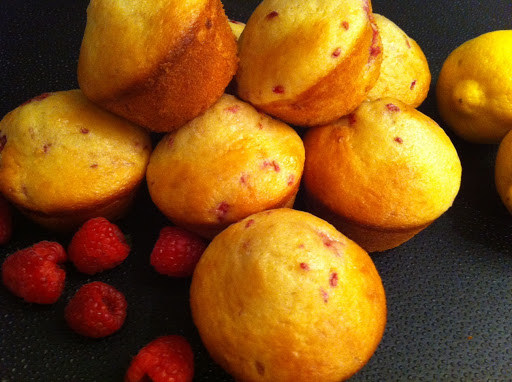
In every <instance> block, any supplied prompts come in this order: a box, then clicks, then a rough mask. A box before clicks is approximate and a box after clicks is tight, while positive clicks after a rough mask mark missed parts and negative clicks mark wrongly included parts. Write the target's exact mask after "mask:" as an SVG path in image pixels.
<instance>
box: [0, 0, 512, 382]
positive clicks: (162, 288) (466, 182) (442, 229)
mask: <svg viewBox="0 0 512 382" xmlns="http://www.w3.org/2000/svg"><path fill="white" fill-rule="evenodd" d="M258 3H259V2H258V1H254V0H251V1H237V0H231V1H228V0H225V1H224V4H225V8H226V13H227V14H228V16H229V17H230V18H232V19H236V20H240V21H246V20H247V19H248V17H249V15H250V13H251V11H252V10H253V9H254V8H255V7H256V5H257V4H258ZM86 7H87V1H84V0H73V1H58V0H53V1H50V0H48V1H40V0H25V1H14V0H1V1H0V115H1V116H3V115H4V114H6V113H7V112H8V111H10V110H12V109H14V108H15V107H17V106H18V105H19V104H21V103H23V102H24V101H26V100H27V99H29V98H32V97H33V96H36V95H38V94H40V93H43V92H48V91H58V90H67V89H72V88H76V87H77V86H78V85H77V81H76V64H77V59H78V54H79V47H80V42H81V38H82V33H83V29H84V26H85V17H86V15H85V9H86ZM373 8H374V11H375V12H376V13H380V14H382V15H384V16H386V17H388V18H389V19H391V20H392V21H394V22H395V23H396V24H397V25H399V26H400V27H401V28H402V29H403V30H404V31H405V32H406V33H407V34H408V35H409V36H410V37H412V38H413V39H415V40H416V41H417V42H418V44H419V45H420V46H421V47H422V49H423V51H424V52H425V55H426V56H427V59H428V62H429V65H430V69H431V71H432V87H431V91H430V93H429V97H428V98H427V100H426V101H425V102H424V104H423V105H422V106H421V107H420V108H419V109H420V110H421V111H422V112H424V113H425V114H427V115H429V116H430V117H432V118H433V119H435V120H436V121H437V122H438V123H440V125H441V126H442V127H444V128H446V126H445V125H444V124H443V123H442V121H441V120H440V118H439V115H438V112H437V109H436V106H435V96H434V85H435V82H436V80H437V76H438V74H439V70H440V68H441V65H442V63H443V61H444V59H445V58H446V57H447V55H448V54H449V53H450V52H451V51H452V50H453V49H454V48H456V47H457V46H458V45H460V44H461V43H463V42H464V41H466V40H468V39H470V38H473V37H476V36H478V35H480V34H482V33H485V32H488V31H491V30H497V29H512V3H511V2H510V1H508V0H507V1H506V0H493V1H486V2H483V1H476V0H469V1H448V0H443V1H420V0H415V1H406V0H401V1H398V0H395V1H384V0H380V1H377V0H376V1H374V2H373ZM511 73H512V68H511ZM511 75H512V74H511ZM446 130H447V133H448V134H449V135H450V137H451V138H452V140H453V143H454V145H455V147H456V148H457V150H458V152H459V155H460V158H461V162H462V167H463V173H462V185H461V190H460V193H459V195H458V196H457V199H456V200H455V203H454V205H453V207H452V208H451V209H450V210H449V211H448V212H447V213H445V214H444V215H443V216H442V217H441V218H439V219H438V220H437V221H436V222H435V223H434V224H432V225H431V226H430V227H428V228H427V229H426V230H425V231H423V232H421V233H420V234H419V235H417V236H416V237H415V238H413V239H412V240H410V241H409V242H407V243H405V244H403V245H402V246H400V247H398V248H395V249H392V250H389V251H387V252H383V253H380V254H376V255H373V259H374V261H375V264H376V266H377V268H378V270H379V272H380V274H381V277H382V280H383V283H384V286H385V289H386V294H387V299H388V325H387V328H386V332H385V334H384V337H383V339H382V342H381V344H380V346H379V348H378V349H377V351H376V353H375V355H374V356H373V357H372V359H371V360H370V362H369V363H368V364H367V365H366V366H365V367H364V368H363V369H362V370H361V371H360V372H359V373H358V374H357V375H356V376H354V377H353V379H352V380H354V381H409V380H410V381H511V380H512V297H511V295H512V250H511V244H512V235H511V232H512V230H511V228H512V216H510V214H509V213H508V212H507V211H506V209H505V207H504V206H503V205H502V203H501V201H500V199H499V197H498V195H497V193H496V190H495V187H494V175H493V173H494V159H495V155H496V150H497V145H476V144H470V143H467V142H464V141H462V140H460V139H459V138H457V137H456V136H454V135H453V134H452V133H451V131H450V130H449V129H448V128H446ZM511 160H512V159H511ZM118 224H119V226H120V227H121V229H122V230H123V231H124V232H125V233H126V234H127V235H128V237H129V239H130V241H131V244H132V252H131V254H130V256H129V257H128V259H127V260H126V261H125V262H124V263H123V264H122V265H121V266H119V267H118V268H116V269H113V270H111V271H108V272H104V273H102V274H99V275H96V276H93V277H90V276H87V275H82V274H79V273H78V272H76V271H75V270H74V269H73V267H72V266H68V267H67V282H66V288H65V291H64V293H63V296H62V297H61V299H60V300H59V301H58V302H57V303H56V304H54V305H51V306H37V305H34V304H27V303H24V302H23V301H21V300H20V299H18V298H16V297H14V296H12V295H11V294H10V293H9V292H8V291H7V290H6V289H5V288H4V287H3V286H0V381H2V382H13V381H23V382H24V381H54V382H57V381H120V380H122V378H123V375H124V373H125V370H126V368H127V367H128V365H129V362H130V360H131V357H133V356H134V355H135V354H136V353H137V351H138V350H139V349H140V348H141V347H142V346H143V345H145V344H146V343H148V342H149V341H151V340H152V339H154V338H155V337H157V336H160V335H166V334H181V335H184V336H185V337H187V339H188V340H189V341H190V342H191V344H192V346H193V349H194V353H195V362H196V376H195V380H197V381H232V378H231V377H230V376H229V375H227V374H226V373H225V372H224V371H223V370H221V369H220V368H219V367H218V366H217V365H215V364H214V363H213V361H212V360H211V359H210V358H209V356H208V353H207V352H206V350H205V349H204V347H203V346H202V344H201V341H200V339H199V336H198V334H197V332H196V330H195V328H194V326H193V324H192V320H191V316H190V311H189V307H188V287H189V283H190V280H177V279H170V278H166V277H164V276H159V275H157V274H156V273H155V272H154V271H153V269H152V268H151V267H150V266H149V264H148V261H149V260H148V259H149V254H150V252H151V249H152V246H153V244H154V242H155V240H156V238H157V236H158V231H159V229H160V228H161V227H162V226H163V225H165V224H167V220H166V219H165V218H164V217H163V216H162V215H161V214H160V213H159V212H158V210H157V209H156V208H155V207H154V206H153V205H152V203H151V202H150V201H149V197H148V194H147V190H146V189H145V188H143V190H142V192H141V193H140V195H139V197H138V199H137V203H136V204H135V206H134V209H133V210H132V212H131V213H130V214H129V216H127V217H126V218H124V219H122V220H121V221H119V222H118ZM40 240H57V241H59V242H61V243H62V244H64V245H67V243H68V242H69V236H67V235H58V234H55V233H52V232H49V231H47V230H44V229H42V228H40V227H38V226H36V225H35V224H33V223H31V222H30V221H28V220H26V219H25V218H23V217H22V216H20V215H19V214H18V213H15V227H14V235H13V238H12V240H11V241H10V243H9V244H8V245H6V246H3V247H1V248H0V260H1V261H3V259H4V258H5V257H6V256H7V254H8V253H11V252H14V251H15V250H17V249H19V248H23V247H26V246H29V245H31V244H33V243H35V242H37V241H40ZM93 280H100V281H104V282H107V283H110V284H112V285H114V286H115V287H116V288H118V289H120V290H121V291H122V292H123V293H125V295H126V297H127V300H128V303H129V308H128V317H127V320H126V323H125V325H124V327H123V328H122V329H121V330H120V331H119V332H118V333H116V334H114V335H112V336H110V337H107V338H104V339H101V340H91V339H88V338H83V337H80V336H78V335H76V334H74V333H73V332H72V331H71V330H70V329H68V328H67V326H66V324H65V322H64V318H63V310H64V307H65V305H66V302H67V300H68V299H69V298H70V297H71V296H72V295H73V294H74V292H75V291H76V290H77V288H78V287H79V286H81V285H82V284H84V283H86V282H89V281H93Z"/></svg>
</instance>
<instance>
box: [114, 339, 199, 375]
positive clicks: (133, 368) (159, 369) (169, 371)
mask: <svg viewBox="0 0 512 382" xmlns="http://www.w3.org/2000/svg"><path fill="white" fill-rule="evenodd" d="M193 376H194V354H193V352H192V348H191V347H190V344H189V343H188V341H187V340H186V339H185V338H184V337H182V336H178V335H171V336H164V337H159V338H157V339H155V340H153V341H152V342H150V343H149V344H147V345H146V346H145V347H143V348H142V349H141V350H140V351H139V353H138V354H137V355H136V356H135V358H134V359H133V360H132V362H131V364H130V367H129V368H128V371H127V372H126V375H125V378H124V380H125V382H142V381H153V382H171V381H172V382H189V381H192V378H193Z"/></svg>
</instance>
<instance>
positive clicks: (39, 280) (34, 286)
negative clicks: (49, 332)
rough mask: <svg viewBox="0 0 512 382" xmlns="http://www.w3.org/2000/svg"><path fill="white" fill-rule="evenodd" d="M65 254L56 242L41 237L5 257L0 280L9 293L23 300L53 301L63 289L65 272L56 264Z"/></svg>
mask: <svg viewBox="0 0 512 382" xmlns="http://www.w3.org/2000/svg"><path fill="white" fill-rule="evenodd" d="M66 258H67V256H66V252H65V251H64V248H63V247H62V246H61V245H60V244H59V243H56V242H51V241H41V242H39V243H37V244H34V245H33V246H32V247H28V248H25V249H22V250H19V251H17V252H15V253H13V254H12V255H10V256H8V257H7V258H6V259H5V261H4V263H3V265H2V281H3V283H4V285H5V286H6V287H7V288H8V289H9V290H10V291H11V292H12V293H13V294H15V295H16V296H18V297H21V298H23V299H24V300H25V301H27V302H35V303H37V304H53V303H54V302H56V301H57V300H58V299H59V297H60V295H61V294H62V290H63V289H64V281H65V279H66V272H65V271H64V270H63V269H62V268H61V267H60V266H59V265H58V264H60V263H63V262H65V261H66Z"/></svg>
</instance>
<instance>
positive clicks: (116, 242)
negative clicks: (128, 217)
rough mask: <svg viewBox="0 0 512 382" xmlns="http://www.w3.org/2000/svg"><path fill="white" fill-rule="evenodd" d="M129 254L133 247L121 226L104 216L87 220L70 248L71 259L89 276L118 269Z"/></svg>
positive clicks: (77, 267)
mask: <svg viewBox="0 0 512 382" xmlns="http://www.w3.org/2000/svg"><path fill="white" fill-rule="evenodd" d="M129 253H130V246H129V245H128V244H127V243H126V240H125V238H124V235H123V233H122V232H121V230H120V229H119V227H118V226H117V225H115V224H113V223H111V222H109V221H108V220H107V219H105V218H103V217H97V218H92V219H89V220H88V221H86V222H85V223H84V225H83V226H82V227H81V228H80V229H79V230H78V231H77V232H76V233H75V235H74V236H73V238H72V239H71V243H70V244H69V247H68V255H69V260H71V262H72V263H73V264H74V265H75V267H76V269H78V270H79V271H80V272H83V273H87V274H89V275H93V274H95V273H98V272H101V271H104V270H107V269H112V268H114V267H117V266H118V265H119V264H121V263H122V262H123V261H124V259H126V257H127V256H128V254H129Z"/></svg>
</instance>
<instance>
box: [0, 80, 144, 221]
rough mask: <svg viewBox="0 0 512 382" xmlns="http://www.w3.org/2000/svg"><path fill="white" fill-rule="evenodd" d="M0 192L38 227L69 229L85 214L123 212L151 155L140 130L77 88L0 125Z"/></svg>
mask: <svg viewBox="0 0 512 382" xmlns="http://www.w3.org/2000/svg"><path fill="white" fill-rule="evenodd" d="M0 135H1V136H3V137H5V138H4V139H5V145H4V146H3V150H2V151H1V152H0V191H1V192H2V193H3V194H4V195H5V196H6V197H7V198H8V199H9V200H11V201H12V202H13V203H14V204H15V205H16V206H17V207H19V208H20V209H21V210H22V211H23V212H25V213H27V214H28V215H29V216H31V217H33V218H34V219H35V220H37V221H39V222H41V223H42V224H44V225H48V226H50V227H53V226H55V227H56V228H62V229H67V228H69V229H71V228H72V227H66V225H68V224H69V225H71V226H73V225H75V224H80V223H81V222H82V221H83V220H84V218H85V217H86V216H91V215H92V216H94V215H97V214H105V215H107V216H109V217H115V216H118V215H119V214H120V213H122V212H124V211H125V209H126V208H127V206H128V204H129V203H130V202H131V199H132V197H133V191H134V190H135V189H136V188H137V187H138V185H139V184H140V182H141V181H142V180H143V179H144V173H145V170H146V166H147V163H148V161H149V156H150V152H151V142H150V140H149V136H148V134H147V132H146V131H145V130H143V129H142V128H140V127H138V126H135V125H133V124H131V123H130V122H128V121H126V120H124V119H122V118H119V117H117V116H115V115H113V114H111V113H109V112H107V111H105V110H102V109H101V108H99V107H98V106H96V105H95V104H93V103H91V102H90V101H89V100H87V98H86V97H85V96H84V95H83V93H82V92H81V91H80V90H69V91H61V92H56V93H48V94H45V95H42V96H39V97H36V98H35V99H33V100H31V101H30V102H28V103H26V104H24V105H22V106H20V107H18V108H16V109H14V110H13V111H11V112H10V113H8V114H7V115H6V116H5V117H4V118H3V119H2V121H1V122H0Z"/></svg>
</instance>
